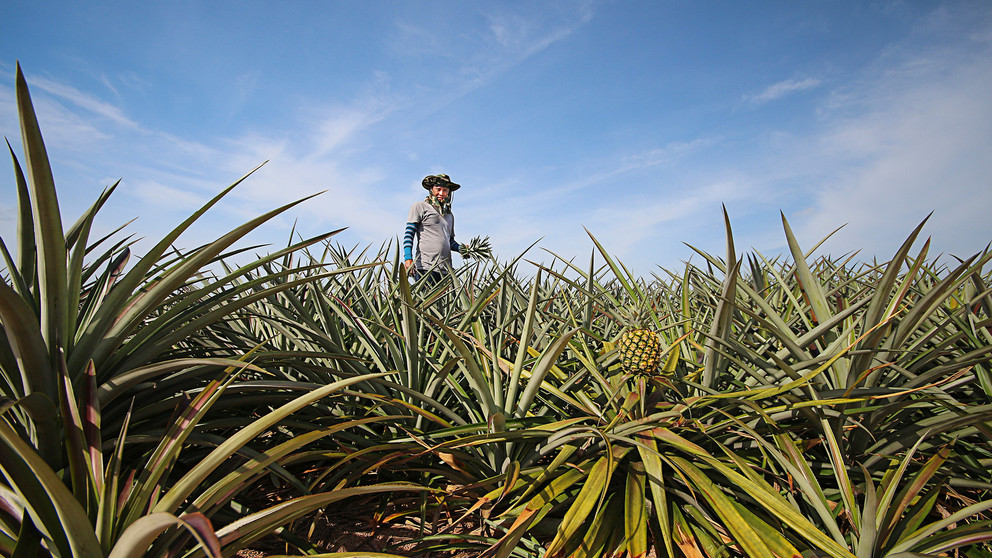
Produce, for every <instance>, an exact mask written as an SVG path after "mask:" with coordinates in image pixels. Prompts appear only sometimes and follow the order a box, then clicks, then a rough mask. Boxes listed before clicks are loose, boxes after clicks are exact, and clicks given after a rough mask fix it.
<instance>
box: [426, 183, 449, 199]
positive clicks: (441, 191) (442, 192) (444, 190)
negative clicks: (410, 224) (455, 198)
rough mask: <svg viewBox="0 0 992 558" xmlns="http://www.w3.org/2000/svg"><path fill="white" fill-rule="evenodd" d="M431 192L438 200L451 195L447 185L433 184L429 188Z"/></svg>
mask: <svg viewBox="0 0 992 558" xmlns="http://www.w3.org/2000/svg"><path fill="white" fill-rule="evenodd" d="M431 194H433V195H434V197H435V198H437V199H438V200H440V201H445V200H447V199H448V196H450V195H451V188H448V187H447V186H434V187H432V188H431Z"/></svg>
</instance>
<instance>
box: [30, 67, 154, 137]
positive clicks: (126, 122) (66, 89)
mask: <svg viewBox="0 0 992 558" xmlns="http://www.w3.org/2000/svg"><path fill="white" fill-rule="evenodd" d="M28 83H29V84H30V85H31V86H32V87H38V88H40V89H42V90H44V91H47V92H48V93H51V94H52V95H54V96H55V97H58V98H60V99H62V100H64V101H66V102H69V103H72V104H73V105H76V106H78V107H80V108H82V109H84V110H86V111H87V112H89V113H92V114H94V115H96V116H99V117H102V118H106V119H108V120H111V121H113V122H114V123H115V124H118V125H120V126H126V127H128V128H137V127H138V125H137V123H136V122H134V121H133V120H131V119H130V118H128V117H127V116H126V115H125V114H124V112H123V111H122V110H121V109H120V107H117V106H115V105H112V104H110V103H107V102H105V101H102V100H100V99H98V98H96V97H94V96H92V95H89V94H87V93H84V92H82V91H80V90H78V89H76V88H75V87H71V86H69V85H66V84H65V83H62V82H58V81H55V80H51V79H46V78H31V79H29V80H28Z"/></svg>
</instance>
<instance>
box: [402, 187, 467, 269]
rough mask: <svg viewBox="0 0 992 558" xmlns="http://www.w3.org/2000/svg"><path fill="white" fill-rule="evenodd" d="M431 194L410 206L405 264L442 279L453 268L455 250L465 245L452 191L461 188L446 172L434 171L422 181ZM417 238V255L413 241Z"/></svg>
mask: <svg viewBox="0 0 992 558" xmlns="http://www.w3.org/2000/svg"><path fill="white" fill-rule="evenodd" d="M421 184H422V185H423V186H424V189H425V190H427V191H428V194H427V198H426V199H425V200H423V201H418V202H416V203H414V204H413V207H411V208H410V213H409V215H408V216H407V218H406V233H405V234H404V235H403V265H404V266H406V270H407V272H408V273H410V274H411V275H412V276H414V277H415V278H418V279H420V278H426V279H428V280H429V281H430V282H432V283H433V282H437V281H439V280H440V279H441V278H442V277H444V275H445V274H446V273H448V272H450V271H451V252H452V251H454V252H458V251H459V249H460V248H461V246H460V245H459V244H458V243H457V242H455V216H454V215H452V214H451V193H452V192H454V191H455V190H457V189H459V188H461V185H459V184H455V183H454V182H452V181H451V179H450V178H449V177H448V175H446V174H432V175H430V176H427V177H425V178H424V180H423V181H422V182H421ZM414 237H416V239H417V253H416V258H414V253H413V243H414V242H413V241H414Z"/></svg>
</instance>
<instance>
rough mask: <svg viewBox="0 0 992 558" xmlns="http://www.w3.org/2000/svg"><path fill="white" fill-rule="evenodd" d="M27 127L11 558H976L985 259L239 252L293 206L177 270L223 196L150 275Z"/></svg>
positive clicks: (11, 369) (984, 526)
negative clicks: (64, 193)
mask: <svg viewBox="0 0 992 558" xmlns="http://www.w3.org/2000/svg"><path fill="white" fill-rule="evenodd" d="M17 97H18V109H19V112H20V116H21V135H22V141H23V158H24V164H23V167H22V164H21V162H20V161H19V160H18V158H17V156H16V155H15V154H14V151H13V149H11V155H12V158H13V161H14V169H15V179H16V180H15V182H16V186H17V188H18V198H19V200H20V221H19V223H20V227H19V235H18V238H17V240H16V246H12V247H11V248H13V249H12V250H8V246H7V245H6V244H4V245H0V248H2V252H3V256H4V258H5V263H6V270H5V273H4V277H3V281H0V326H2V328H3V333H4V335H2V336H0V390H2V391H0V396H2V400H0V417H2V420H0V442H2V444H0V471H2V475H3V476H2V479H0V480H2V483H0V555H3V556H36V555H52V556H115V557H116V556H146V555H147V556H201V555H210V556H231V555H233V554H234V553H236V552H237V551H238V550H240V549H242V548H246V547H250V546H252V545H254V544H258V543H259V541H260V539H263V538H264V539H266V540H267V541H268V543H269V544H271V541H272V540H274V539H276V538H278V539H279V540H281V541H283V543H284V544H285V547H284V548H285V549H286V552H288V553H299V552H306V553H310V554H317V553H321V552H326V549H322V548H321V546H320V542H321V541H319V540H317V539H316V538H315V537H308V534H309V533H314V532H316V526H317V524H318V523H319V522H320V521H321V520H322V518H323V517H326V516H328V515H333V514H334V510H336V509H339V504H338V502H349V503H350V504H349V509H351V510H361V511H363V512H364V513H367V517H368V520H369V521H370V522H380V523H383V524H388V523H392V524H400V523H402V524H404V525H408V526H414V527H415V528H416V529H417V530H418V531H417V533H418V535H419V536H418V537H417V540H416V550H415V551H414V552H415V553H416V554H418V555H428V554H430V555H435V556H441V555H446V554H451V553H455V552H459V551H460V552H464V553H467V554H468V555H482V556H499V557H507V556H521V557H523V556H541V555H543V556H549V557H550V556H589V557H598V556H614V555H615V556H621V555H624V553H627V555H629V556H633V557H639V556H645V555H646V553H647V552H648V551H649V549H653V551H654V552H655V553H656V554H657V555H658V556H686V557H696V556H707V557H718V556H751V557H766V556H834V557H850V556H857V557H882V556H891V557H896V556H940V555H951V554H952V553H954V552H968V553H970V555H971V556H982V555H986V554H982V552H985V550H983V549H984V548H985V547H984V546H983V545H984V544H985V543H986V542H987V541H989V540H992V524H990V519H992V515H990V514H992V512H990V508H992V497H990V496H989V490H990V489H992V475H990V473H989V467H990V465H992V446H990V443H992V401H990V393H992V376H990V374H992V366H990V361H992V329H990V328H992V293H990V288H989V283H990V273H989V271H987V270H986V268H987V267H988V261H989V259H990V258H992V253H990V252H988V251H986V252H982V253H980V254H977V255H975V256H972V257H970V258H967V259H965V260H955V263H954V264H953V265H951V266H950V267H946V266H944V265H942V264H937V263H935V261H934V259H931V257H930V254H929V253H928V242H925V241H924V242H922V247H917V245H918V244H919V243H918V242H917V240H918V239H917V236H918V235H919V234H920V232H921V230H922V228H923V225H920V227H918V228H917V229H916V230H915V231H913V232H912V233H911V235H910V237H909V238H908V239H907V240H906V242H905V244H904V245H903V246H902V247H901V248H900V249H899V250H898V252H897V253H896V254H894V256H893V258H892V259H891V260H890V261H888V262H884V263H870V264H869V263H859V262H858V261H857V260H856V259H855V258H854V257H851V258H847V259H843V260H835V259H833V258H830V257H821V258H818V259H815V260H813V259H811V258H810V256H809V253H811V252H812V250H810V251H809V252H804V251H803V248H802V247H800V246H799V245H798V243H797V242H796V240H795V238H794V236H793V234H792V232H791V230H790V228H789V225H788V223H787V222H786V220H785V219H784V218H783V226H784V231H785V236H786V239H787V240H788V244H789V252H788V254H786V255H784V256H780V257H775V258H771V259H766V258H765V257H763V256H762V255H761V254H758V253H750V254H747V255H746V257H744V258H740V257H738V255H737V253H736V251H735V248H734V242H733V237H732V234H731V228H730V223H729V219H726V216H725V226H726V230H727V253H726V254H724V255H722V257H716V256H714V255H711V254H707V253H705V252H702V251H699V253H698V260H699V263H698V265H693V264H686V266H685V269H684V270H681V271H679V272H677V273H672V272H668V271H664V270H662V271H661V272H660V273H659V274H656V275H654V276H652V277H650V278H646V279H645V278H640V277H635V276H634V275H633V274H631V273H630V272H628V271H627V270H626V269H625V268H624V267H623V265H622V264H621V263H620V262H618V261H616V260H615V259H614V258H612V257H611V256H610V254H609V252H608V250H607V249H605V248H604V247H603V246H601V245H600V244H599V243H598V242H597V241H596V239H595V238H592V237H591V236H590V238H591V241H592V244H593V255H592V257H591V258H590V261H589V262H588V264H580V263H576V262H574V261H564V260H562V259H559V258H556V257H554V256H553V255H552V256H549V257H546V258H544V259H545V260H550V261H551V262H552V263H549V264H545V265H536V264H532V263H530V262H527V261H526V260H525V259H524V256H523V255H521V256H520V257H518V258H517V259H516V260H513V261H510V262H504V263H497V262H495V261H489V262H477V263H473V264H472V265H468V266H464V267H462V268H461V269H459V271H458V272H457V273H456V274H455V275H454V276H453V277H451V278H450V279H449V280H447V281H445V282H442V283H439V284H437V285H432V286H427V285H425V284H421V283H412V282H410V281H409V280H408V278H407V277H406V275H405V272H404V269H403V266H402V265H399V262H398V260H397V258H398V250H397V249H396V246H394V245H385V246H382V247H381V248H380V249H378V250H371V249H366V250H357V249H356V250H347V249H344V248H341V247H340V246H337V245H335V244H334V243H332V242H331V240H332V238H331V237H332V235H333V233H331V234H328V235H323V236H320V237H317V238H312V239H306V240H299V241H291V242H290V243H289V245H288V246H287V247H286V248H285V249H282V250H277V251H275V252H272V253H268V254H266V255H264V256H260V257H256V258H254V259H252V258H247V257H246V254H247V253H248V252H250V251H252V250H254V249H249V250H245V249H238V248H236V247H235V245H236V243H237V242H238V241H239V240H240V239H241V238H243V237H244V236H245V235H246V234H247V233H248V232H250V231H251V230H253V229H255V228H257V227H258V226H259V225H260V224H262V223H264V222H265V221H267V220H269V219H271V218H272V217H274V216H276V215H278V214H280V213H283V212H285V211H287V210H289V209H291V208H292V207H293V206H295V205H296V204H295V203H294V204H289V205H287V206H285V207H282V208H278V209H276V210H274V211H272V212H269V213H267V214H265V215H263V216H260V217H258V218H257V219H253V220H251V221H249V222H248V223H246V224H245V225H243V226H241V227H239V228H237V229H235V230H233V231H231V232H230V233H228V234H226V235H224V236H222V237H221V238H218V239H217V240H215V241H214V242H211V243H208V244H205V245H203V246H202V247H200V248H198V249H195V250H192V251H188V252H181V251H178V250H176V249H175V248H174V247H173V245H174V244H175V243H176V242H177V240H178V239H179V238H180V235H181V234H182V233H183V232H184V231H185V230H186V229H187V228H188V227H189V226H190V225H191V224H192V223H193V222H194V221H196V220H197V219H199V218H200V217H201V216H202V215H203V214H204V213H205V212H206V211H207V210H208V209H209V208H210V207H212V206H213V205H215V204H216V203H218V202H219V201H220V200H221V199H222V198H223V196H224V195H225V194H226V193H227V192H229V191H230V189H231V188H234V187H235V186H236V184H235V185H233V186H231V187H230V188H228V189H225V190H224V191H223V192H221V194H219V195H218V196H217V197H216V198H215V199H213V200H211V201H210V202H209V203H208V204H206V205H205V206H204V207H203V208H202V209H201V210H199V211H197V212H196V213H195V214H194V215H192V216H191V217H190V218H189V219H188V220H186V221H185V222H183V223H181V224H180V225H179V226H177V227H176V229H175V230H174V231H173V232H171V233H170V234H169V235H167V237H165V238H163V239H162V240H161V241H160V242H159V243H157V244H156V245H155V246H154V247H153V248H151V249H150V250H149V251H148V252H147V253H145V254H142V255H141V257H140V258H133V259H132V258H131V257H130V250H129V244H130V238H129V237H125V238H123V239H117V235H111V236H109V237H106V238H101V239H96V240H94V239H91V238H90V231H91V228H92V225H93V223H94V220H95V218H96V215H97V213H98V211H99V210H100V208H101V206H102V205H103V204H104V202H105V201H106V199H107V198H108V196H109V195H111V193H112V192H113V190H114V188H113V187H111V188H109V189H108V190H107V191H105V192H104V193H103V194H101V196H100V197H99V198H98V199H97V201H96V202H95V203H94V205H93V206H92V208H90V209H89V210H88V211H87V212H86V213H85V214H84V215H83V216H82V217H80V218H79V219H78V220H77V221H76V222H75V223H74V224H73V225H72V226H71V227H69V228H68V229H65V228H64V225H63V223H62V218H61V215H60V212H59V207H58V201H57V198H56V189H55V185H54V181H53V179H52V176H51V170H50V168H49V164H48V159H47V154H46V152H45V148H44V145H43V141H42V137H41V133H40V130H39V128H38V124H37V121H36V119H35V116H34V111H33V108H32V106H31V102H30V98H29V95H28V90H27V87H26V84H25V83H24V80H23V77H22V76H21V74H20V69H19V68H18V76H17ZM22 168H26V169H27V172H26V173H25V172H22ZM239 182H240V181H239ZM301 201H302V200H301ZM297 203H299V202H297ZM4 242H5V243H6V242H7V241H6V240H4ZM914 247H915V248H914ZM914 250H915V251H914ZM245 260H250V263H248V264H246V265H240V266H235V265H232V264H230V262H233V261H245ZM597 262H599V263H597ZM260 493H267V494H277V497H273V498H269V499H263V498H260V497H259V496H258V495H259V494H260ZM405 548H407V550H404V552H403V554H409V552H410V551H409V550H408V547H405ZM392 552H394V553H397V554H399V553H400V551H399V550H394V551H392ZM328 555H334V556H350V555H354V556H369V555H370V554H369V553H366V552H361V553H359V552H355V553H342V554H328ZM379 555H382V556H385V554H379Z"/></svg>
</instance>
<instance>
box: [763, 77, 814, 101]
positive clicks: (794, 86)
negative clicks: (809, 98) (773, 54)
mask: <svg viewBox="0 0 992 558" xmlns="http://www.w3.org/2000/svg"><path fill="white" fill-rule="evenodd" d="M821 83H822V81H821V80H819V79H817V78H803V79H796V78H793V79H787V80H784V81H780V82H778V83H774V84H772V85H769V86H768V87H766V88H765V90H764V91H762V92H761V93H758V94H755V95H745V96H744V100H745V101H747V102H749V103H751V104H755V105H762V104H765V103H768V102H771V101H775V100H777V99H781V98H782V97H785V96H787V95H791V94H793V93H798V92H800V91H806V90H808V89H813V88H815V87H819V86H820V84H821Z"/></svg>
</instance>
